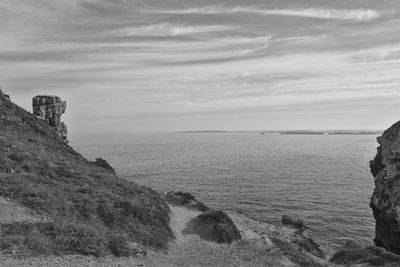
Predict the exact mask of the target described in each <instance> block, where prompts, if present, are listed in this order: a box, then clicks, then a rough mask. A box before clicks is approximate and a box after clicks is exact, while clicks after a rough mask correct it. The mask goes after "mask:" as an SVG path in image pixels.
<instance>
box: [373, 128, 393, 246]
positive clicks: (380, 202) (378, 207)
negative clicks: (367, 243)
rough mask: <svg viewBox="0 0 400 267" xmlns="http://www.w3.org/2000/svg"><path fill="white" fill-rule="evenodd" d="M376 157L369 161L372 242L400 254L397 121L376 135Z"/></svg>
mask: <svg viewBox="0 0 400 267" xmlns="http://www.w3.org/2000/svg"><path fill="white" fill-rule="evenodd" d="M377 140H378V143H379V144H380V146H379V147H378V151H377V154H376V156H375V159H374V160H372V161H371V163H370V167H371V173H372V175H373V176H374V183H375V189H374V192H373V194H372V197H371V203H370V207H371V208H372V211H373V214H374V218H375V221H376V225H375V239H374V241H375V244H376V245H378V246H381V247H384V248H386V249H387V250H389V251H391V252H394V253H397V254H400V122H397V123H396V124H394V125H393V126H392V127H390V128H389V129H388V130H386V131H385V132H384V133H383V135H382V136H381V137H378V139H377Z"/></svg>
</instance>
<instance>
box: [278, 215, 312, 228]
mask: <svg viewBox="0 0 400 267" xmlns="http://www.w3.org/2000/svg"><path fill="white" fill-rule="evenodd" d="M282 224H283V225H290V226H292V227H294V228H296V229H299V230H300V231H302V232H303V231H304V230H306V229H307V226H306V225H305V223H304V222H303V220H300V219H299V218H292V217H291V216H289V215H283V216H282Z"/></svg>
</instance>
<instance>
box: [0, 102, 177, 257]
mask: <svg viewBox="0 0 400 267" xmlns="http://www.w3.org/2000/svg"><path fill="white" fill-rule="evenodd" d="M2 151H3V152H2ZM4 151H6V152H4ZM0 153H2V154H1V155H0V163H1V166H2V167H1V168H0V196H4V197H7V198H9V199H11V200H12V201H14V202H16V203H18V204H20V205H22V206H25V207H27V208H30V209H31V210H33V211H35V212H37V213H38V214H40V215H43V216H45V217H47V218H48V221H47V222H42V223H23V222H20V223H13V224H7V225H3V226H1V229H2V230H1V233H0V238H1V245H0V249H1V250H3V252H10V251H13V252H16V253H34V254H48V253H57V254H76V253H78V254H83V255H87V254H90V255H96V256H101V255H107V254H114V255H116V256H127V255H129V254H130V253H131V252H130V251H132V249H130V244H131V243H132V242H135V243H138V244H141V245H143V246H151V247H157V248H164V247H165V246H166V244H167V242H168V240H169V239H170V238H172V232H171V230H170V228H169V208H168V206H167V205H166V203H165V202H164V200H163V199H162V198H161V197H160V195H159V194H158V193H157V192H155V191H153V190H151V189H150V188H146V187H142V186H138V185H136V184H134V183H131V182H128V181H126V180H123V179H121V178H119V177H118V176H116V175H115V173H114V171H113V169H112V168H111V166H109V165H108V163H107V164H106V162H105V161H103V160H100V161H97V162H100V164H95V163H92V162H89V161H88V160H86V159H85V158H83V157H82V156H81V155H80V154H79V153H77V152H76V151H74V150H73V149H72V148H71V147H70V146H69V145H68V144H66V143H65V142H63V140H62V139H61V138H59V137H58V135H57V134H56V133H55V131H53V130H52V129H50V128H49V127H47V125H46V123H44V122H43V121H41V120H39V119H37V118H36V117H34V116H33V115H32V114H30V113H29V112H26V111H25V110H23V109H22V108H20V107H18V106H16V105H14V104H12V103H10V102H8V101H6V100H4V99H2V98H0Z"/></svg>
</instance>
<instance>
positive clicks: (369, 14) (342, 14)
mask: <svg viewBox="0 0 400 267" xmlns="http://www.w3.org/2000/svg"><path fill="white" fill-rule="evenodd" d="M144 12H145V13H157V14H178V15H179V14H182V15H184V14H199V15H212V14H237V13H250V14H257V15H265V16H269V15H278V16H295V17H307V18H317V19H336V20H353V21H369V20H373V19H377V18H379V17H380V16H381V14H380V13H379V12H378V11H376V10H373V9H322V8H307V9H263V8H258V7H241V6H237V7H232V8H229V7H221V6H207V7H200V8H188V9H176V10H145V11H144Z"/></svg>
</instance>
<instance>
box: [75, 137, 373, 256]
mask: <svg viewBox="0 0 400 267" xmlns="http://www.w3.org/2000/svg"><path fill="white" fill-rule="evenodd" d="M70 143H71V145H72V146H73V147H74V148H76V149H77V150H78V151H79V152H80V153H81V154H82V155H84V156H85V157H87V158H89V159H94V158H96V157H102V158H104V159H106V160H107V161H108V162H109V163H110V164H111V165H112V166H113V167H114V168H115V169H116V171H117V173H118V174H119V175H120V176H121V177H123V178H125V179H127V180H130V181H133V182H136V183H138V184H141V185H146V186H149V187H152V188H154V189H156V190H160V191H165V192H166V191H171V190H173V191H179V190H182V191H185V192H191V193H192V194H194V195H195V196H196V197H197V198H198V199H199V200H200V201H203V202H205V203H206V204H208V205H209V206H211V207H214V208H220V209H224V210H230V211H235V212H241V213H243V214H245V215H247V216H249V217H251V218H253V219H256V220H259V221H264V222H270V223H279V222H280V219H281V216H282V215H283V214H294V215H297V216H299V217H300V218H302V219H303V220H304V221H305V223H306V225H307V226H308V227H309V229H308V230H307V233H308V234H309V235H310V236H311V237H313V238H314V239H315V240H316V241H317V242H318V243H320V244H321V245H323V247H325V248H327V247H329V248H333V249H335V248H337V247H339V246H341V245H343V244H344V242H345V240H347V239H352V240H355V241H357V242H360V243H362V244H372V239H373V237H374V219H373V216H372V212H371V209H370V208H369V206H368V204H369V198H370V196H371V194H372V191H373V177H372V176H371V174H370V172H369V161H370V160H371V159H372V158H373V157H374V155H375V153H376V147H377V145H378V144H377V143H376V136H375V135H280V134H265V135H259V134H239V133H157V134H116V135H102V136H72V137H71V139H70Z"/></svg>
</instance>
